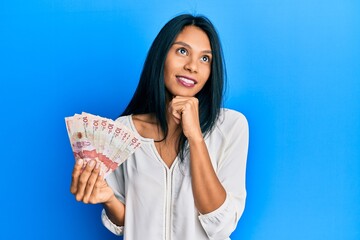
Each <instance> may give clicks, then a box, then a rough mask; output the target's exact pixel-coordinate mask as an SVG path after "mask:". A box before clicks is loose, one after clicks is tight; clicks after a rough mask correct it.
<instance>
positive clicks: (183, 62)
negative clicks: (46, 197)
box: [70, 26, 226, 226]
mask: <svg viewBox="0 0 360 240" xmlns="http://www.w3.org/2000/svg"><path fill="white" fill-rule="evenodd" d="M211 58H212V54H211V45H210V41H209V38H208V37H207V35H206V33H205V32H203V31H202V30H201V29H200V28H198V27H195V26H187V27H185V28H184V29H183V31H182V32H180V33H179V35H178V36H177V38H176V39H175V41H174V44H173V45H172V47H171V48H170V50H169V52H168V55H167V57H166V61H165V67H164V80H165V86H166V88H167V90H168V92H169V93H170V94H171V95H172V96H173V98H172V99H170V101H169V102H168V103H167V108H168V112H167V120H168V129H169V133H168V136H167V137H166V139H165V140H164V141H161V142H156V143H155V146H156V148H157V150H158V152H159V154H160V156H161V157H162V159H163V161H164V162H165V163H166V165H167V166H168V167H171V165H172V163H173V162H174V160H175V158H176V156H177V154H178V150H177V141H178V139H179V136H180V134H181V132H183V133H184V135H185V136H186V137H187V140H188V143H189V146H190V169H191V179H192V189H193V194H194V202H195V205H196V207H197V209H198V210H199V212H200V213H202V214H206V213H209V212H212V211H214V210H216V209H217V208H219V207H220V206H221V205H222V204H223V202H224V201H225V198H226V192H225V190H224V188H223V186H222V184H221V183H220V181H219V180H218V178H217V176H216V173H215V171H214V169H213V167H212V164H211V160H210V156H209V152H208V150H207V147H206V144H205V141H204V139H203V136H202V132H201V128H200V122H199V103H198V100H197V98H196V97H195V95H196V93H198V92H199V91H200V90H201V89H202V88H203V86H204V85H205V83H206V81H207V80H208V78H209V76H210V73H211ZM179 76H180V77H185V78H187V79H192V80H195V82H196V84H190V86H189V85H186V86H184V84H182V83H181V81H179ZM133 122H134V124H135V127H136V129H137V131H138V132H139V133H140V135H141V136H143V137H145V138H152V139H155V140H159V139H163V137H164V134H163V133H162V132H161V129H160V128H159V126H158V124H157V121H156V117H155V116H154V115H152V114H141V115H135V116H133ZM92 162H94V163H95V161H90V162H89V164H87V165H86V166H83V163H82V162H81V160H80V161H78V162H77V164H75V167H74V170H73V174H72V183H71V190H70V191H71V193H73V194H74V195H75V198H76V200H77V201H82V202H84V203H92V204H95V203H102V204H103V205H104V208H105V211H106V213H107V215H108V217H109V218H110V220H111V221H112V222H113V223H115V224H116V225H118V226H123V225H124V218H125V206H124V204H122V203H121V202H120V201H119V200H117V199H116V197H115V195H114V193H113V191H112V190H111V188H110V187H109V186H108V185H107V183H106V181H105V180H104V179H103V176H101V174H100V172H99V167H98V166H97V165H96V164H92V165H91V164H90V163H92ZM82 167H85V169H84V170H83V171H82V170H81V169H82Z"/></svg>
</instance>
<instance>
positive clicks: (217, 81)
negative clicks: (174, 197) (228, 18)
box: [121, 14, 226, 159]
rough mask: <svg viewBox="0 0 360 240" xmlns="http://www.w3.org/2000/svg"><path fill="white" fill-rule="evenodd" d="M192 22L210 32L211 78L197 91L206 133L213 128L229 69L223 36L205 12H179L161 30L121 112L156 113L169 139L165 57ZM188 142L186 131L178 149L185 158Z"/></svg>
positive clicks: (181, 156)
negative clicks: (221, 41)
mask: <svg viewBox="0 0 360 240" xmlns="http://www.w3.org/2000/svg"><path fill="white" fill-rule="evenodd" d="M190 25H191V26H196V27H199V28H200V29H202V30H203V31H204V32H205V33H206V34H207V36H208V38H209V40H210V46H211V50H212V63H211V73H210V76H209V79H208V81H207V82H206V84H205V85H204V87H203V88H202V89H201V90H200V91H199V92H198V93H197V94H196V97H197V98H198V100H199V119H200V127H201V131H202V133H203V135H204V136H205V135H206V134H207V133H209V132H210V131H211V130H212V129H213V127H214V125H215V123H216V120H217V119H218V117H219V113H220V108H221V105H222V99H223V91H224V85H225V84H224V83H225V79H226V71H225V63H224V60H223V53H222V48H221V43H220V39H219V37H218V34H217V32H216V29H215V27H214V25H213V24H212V23H211V22H210V20H209V19H208V18H206V17H204V16H193V15H190V14H183V15H179V16H177V17H175V18H173V19H171V20H170V21H169V22H168V23H166V24H165V26H164V27H163V28H162V29H161V30H160V32H159V34H158V35H157V36H156V38H155V40H154V42H153V43H152V45H151V47H150V49H149V52H148V54H147V57H146V60H145V63H144V67H143V70H142V73H141V76H140V81H139V84H138V86H137V89H136V91H135V93H134V96H133V97H132V99H131V101H130V103H129V105H128V106H127V107H126V109H125V110H124V112H123V113H122V114H121V116H125V115H130V114H145V113H152V114H154V115H155V116H156V119H157V121H158V126H159V127H160V128H161V130H162V131H163V133H164V139H166V137H167V134H168V127H167V119H166V112H167V109H166V103H167V102H166V100H167V97H168V96H167V90H166V88H165V83H164V65H165V60H166V56H167V53H168V51H169V49H170V48H171V46H172V44H173V42H174V41H175V39H176V37H177V35H178V34H179V33H180V32H181V31H182V30H183V29H184V27H186V26H190ZM164 139H162V140H164ZM185 145H186V137H185V136H184V135H183V134H182V135H181V136H180V138H179V142H178V149H177V150H178V152H179V153H180V158H181V159H183V156H184V150H185Z"/></svg>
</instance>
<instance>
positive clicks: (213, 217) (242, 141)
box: [199, 110, 249, 240]
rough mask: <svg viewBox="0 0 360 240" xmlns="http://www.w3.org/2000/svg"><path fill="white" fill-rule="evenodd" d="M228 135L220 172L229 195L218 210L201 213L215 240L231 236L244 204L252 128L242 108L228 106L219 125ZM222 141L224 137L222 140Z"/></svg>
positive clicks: (218, 165)
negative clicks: (250, 128)
mask: <svg viewBox="0 0 360 240" xmlns="http://www.w3.org/2000/svg"><path fill="white" fill-rule="evenodd" d="M219 129H220V131H222V133H223V135H224V136H225V137H224V139H225V140H224V139H223V140H222V141H225V144H220V143H219V146H220V145H222V147H221V149H219V151H223V154H222V157H221V159H219V160H218V163H217V170H216V173H217V176H218V178H219V180H220V182H221V184H222V185H223V187H224V188H225V191H226V199H225V201H224V203H223V204H222V205H221V206H220V207H219V208H218V209H216V210H214V211H212V212H210V213H207V214H200V215H199V220H200V223H201V225H202V227H203V229H204V230H205V232H206V233H207V235H208V237H209V238H210V239H213V240H215V239H216V240H224V239H229V236H230V235H231V233H232V232H233V231H234V230H235V228H236V226H237V223H238V221H239V219H240V217H241V215H242V213H243V211H244V208H245V199H246V189H245V172H246V159H247V152H248V142H249V130H248V123H247V120H246V118H245V117H244V116H243V115H242V114H241V113H239V112H235V111H232V110H227V112H226V115H225V119H224V121H223V122H222V124H221V125H220V126H219ZM220 141H221V140H220Z"/></svg>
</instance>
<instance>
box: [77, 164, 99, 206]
mask: <svg viewBox="0 0 360 240" xmlns="http://www.w3.org/2000/svg"><path fill="white" fill-rule="evenodd" d="M95 163H96V161H95V160H90V161H89V162H88V163H87V165H86V167H85V169H84V171H83V172H82V173H81V175H80V177H79V182H78V185H77V193H76V196H75V197H76V200H77V201H82V200H83V198H84V192H85V187H86V184H87V182H88V180H89V177H90V175H91V172H92V170H93V169H94V166H95Z"/></svg>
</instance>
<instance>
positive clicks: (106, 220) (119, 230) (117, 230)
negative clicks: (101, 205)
mask: <svg viewBox="0 0 360 240" xmlns="http://www.w3.org/2000/svg"><path fill="white" fill-rule="evenodd" d="M101 221H102V223H103V224H104V226H105V227H106V228H107V229H108V230H109V231H110V232H112V233H113V234H115V235H117V236H121V235H123V233H124V226H117V225H116V224H114V223H113V222H112V221H111V220H110V219H109V218H108V216H107V215H106V211H105V209H103V210H102V212H101Z"/></svg>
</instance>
